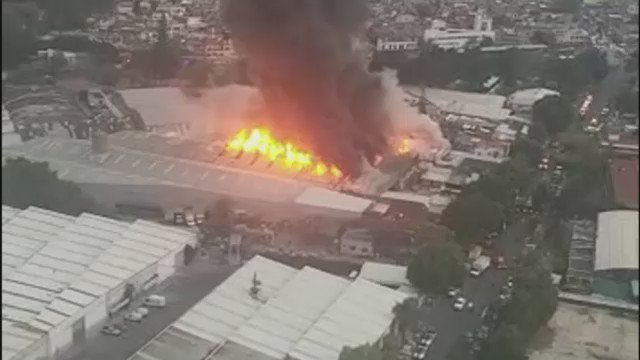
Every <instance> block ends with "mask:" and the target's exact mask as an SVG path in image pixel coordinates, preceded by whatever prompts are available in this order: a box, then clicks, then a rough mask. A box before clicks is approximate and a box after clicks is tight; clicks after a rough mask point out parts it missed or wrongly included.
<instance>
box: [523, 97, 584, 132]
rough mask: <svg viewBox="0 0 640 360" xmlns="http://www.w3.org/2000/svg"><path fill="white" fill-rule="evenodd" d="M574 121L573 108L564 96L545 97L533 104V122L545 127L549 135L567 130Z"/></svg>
mask: <svg viewBox="0 0 640 360" xmlns="http://www.w3.org/2000/svg"><path fill="white" fill-rule="evenodd" d="M574 119H575V114H574V111H573V107H572V106H571V103H570V102H569V100H568V99H567V98H566V97H564V96H545V97H544V98H542V99H540V100H538V101H536V103H535V104H533V122H534V123H537V124H541V125H543V126H544V129H545V130H546V132H547V133H548V134H549V135H552V136H553V135H556V134H558V133H559V132H561V131H564V130H566V129H567V128H568V127H569V125H571V123H572V122H573V121H574Z"/></svg>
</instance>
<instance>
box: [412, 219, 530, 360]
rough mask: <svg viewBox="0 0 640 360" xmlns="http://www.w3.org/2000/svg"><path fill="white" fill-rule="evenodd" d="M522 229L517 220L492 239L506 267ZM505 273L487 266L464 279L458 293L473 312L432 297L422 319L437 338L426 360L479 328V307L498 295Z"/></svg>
mask: <svg viewBox="0 0 640 360" xmlns="http://www.w3.org/2000/svg"><path fill="white" fill-rule="evenodd" d="M526 231H527V227H526V226H525V224H524V223H517V224H515V225H513V226H511V227H510V228H508V229H507V231H506V232H505V234H504V235H503V236H502V237H500V238H499V239H498V241H497V242H496V249H497V250H498V251H500V252H501V253H502V254H504V257H505V261H506V262H507V264H509V266H511V261H512V257H513V255H515V254H517V253H518V252H519V251H520V249H521V247H522V245H523V239H524V238H525V237H526V236H527V234H526ZM508 276H509V271H508V270H497V269H495V268H494V267H490V268H489V269H487V271H486V272H485V273H484V274H482V275H481V276H480V277H479V278H472V277H469V278H467V280H466V281H465V283H464V286H463V288H462V292H461V294H462V296H464V297H465V298H467V299H469V300H471V301H473V302H474V303H475V310H474V311H473V312H470V311H455V310H453V306H452V303H453V300H452V299H450V298H447V297H446V296H437V297H434V298H435V304H434V305H433V307H431V308H426V310H425V311H424V314H423V318H422V320H424V321H425V322H426V324H427V325H428V326H431V327H434V328H435V329H436V331H437V332H438V337H437V338H436V341H435V342H434V343H433V345H432V347H431V349H430V350H429V355H428V356H427V358H428V359H429V360H445V359H446V358H447V353H448V352H449V348H450V347H451V345H452V344H453V343H454V342H455V340H456V339H457V338H458V337H459V336H463V335H464V334H465V333H466V332H467V331H475V330H477V329H478V328H479V327H480V325H481V323H482V321H481V318H480V314H481V313H482V310H483V309H484V308H485V307H486V306H487V305H488V304H489V303H491V302H492V301H493V300H495V299H496V298H497V297H498V295H499V292H500V288H501V287H502V286H503V285H504V284H506V280H507V277H508Z"/></svg>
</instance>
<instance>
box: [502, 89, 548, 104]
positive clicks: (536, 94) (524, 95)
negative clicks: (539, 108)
mask: <svg viewBox="0 0 640 360" xmlns="http://www.w3.org/2000/svg"><path fill="white" fill-rule="evenodd" d="M554 95H555V96H557V95H560V93H559V92H557V91H554V90H549V89H545V88H533V89H524V90H519V91H516V92H514V93H513V94H511V95H510V96H509V102H510V103H511V104H512V105H518V106H529V107H531V106H533V104H535V103H536V101H538V100H540V99H542V98H544V97H547V96H554Z"/></svg>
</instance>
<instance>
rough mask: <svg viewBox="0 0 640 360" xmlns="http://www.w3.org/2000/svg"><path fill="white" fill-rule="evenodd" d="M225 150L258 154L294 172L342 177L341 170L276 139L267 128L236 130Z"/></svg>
mask: <svg viewBox="0 0 640 360" xmlns="http://www.w3.org/2000/svg"><path fill="white" fill-rule="evenodd" d="M226 150H230V151H237V152H240V151H241V152H243V153H247V154H260V155H262V156H264V157H266V158H267V159H268V160H269V161H270V162H272V163H274V164H278V165H280V166H281V167H283V168H285V169H289V170H293V171H296V172H308V173H310V174H312V175H314V176H325V175H327V174H330V175H331V176H333V177H334V178H336V179H340V178H342V172H341V171H340V170H339V169H338V168H337V167H336V166H334V165H327V164H325V163H324V162H322V161H320V160H317V159H315V158H314V157H313V155H311V153H310V152H308V151H304V150H300V149H299V148H298V147H297V146H295V145H293V144H292V143H290V142H283V141H279V140H276V139H275V138H274V137H273V136H272V135H271V132H270V131H269V130H268V129H265V128H261V127H257V128H253V129H251V130H247V129H242V130H240V131H238V132H237V133H236V134H235V135H234V136H233V137H231V139H230V140H229V141H228V142H227V145H226Z"/></svg>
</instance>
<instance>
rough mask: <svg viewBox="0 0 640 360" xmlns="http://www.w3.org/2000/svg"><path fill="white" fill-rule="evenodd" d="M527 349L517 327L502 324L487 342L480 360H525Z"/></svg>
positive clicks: (490, 335) (479, 356)
mask: <svg viewBox="0 0 640 360" xmlns="http://www.w3.org/2000/svg"><path fill="white" fill-rule="evenodd" d="M526 349H527V343H526V340H525V338H524V337H523V335H522V334H521V333H520V331H519V330H518V328H517V327H516V326H514V325H510V324H500V325H498V327H497V328H496V329H495V330H494V331H492V332H491V333H490V334H489V337H488V338H487V340H485V342H484V344H483V345H482V348H481V349H480V353H479V354H478V359H479V360H495V359H501V360H525V359H526V358H527V357H526Z"/></svg>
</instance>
